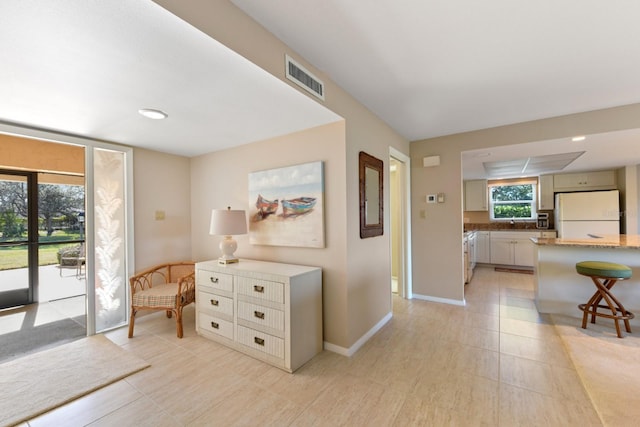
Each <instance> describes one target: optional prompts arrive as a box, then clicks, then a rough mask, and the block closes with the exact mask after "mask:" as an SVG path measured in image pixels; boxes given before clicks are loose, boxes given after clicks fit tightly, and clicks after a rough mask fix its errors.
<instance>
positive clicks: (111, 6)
mask: <svg viewBox="0 0 640 427" xmlns="http://www.w3.org/2000/svg"><path fill="white" fill-rule="evenodd" d="M0 52H2V54H1V58H2V59H1V60H2V65H1V66H0V121H5V122H11V123H17V124H24V125H28V126H34V127H38V128H43V129H49V130H56V131H61V132H65V133H71V134H75V135H81V136H85V137H91V138H97V139H103V140H107V141H112V142H118V143H122V144H127V145H132V146H138V147H145V148H149V149H154V150H159V151H163V152H168V153H174V154H180V155H185V156H194V155H198V154H203V153H209V152H213V151H216V150H220V149H225V148H229V147H233V146H236V145H241V144H246V143H249V142H254V141H259V140H263V139H267V138H270V137H274V136H278V135H284V134H289V133H292V132H295V131H299V130H302V129H306V128H309V127H313V126H318V125H320V124H324V123H329V122H332V121H336V120H339V119H340V117H339V116H337V115H336V114H334V113H332V112H330V111H329V110H327V109H326V108H324V107H323V106H321V105H320V104H318V103H316V102H313V101H311V100H309V98H308V97H307V96H306V95H303V94H301V93H299V92H298V91H296V90H294V89H292V88H291V87H289V86H288V85H287V84H286V83H284V82H282V81H280V80H279V79H277V78H275V77H273V76H272V75H271V74H269V73H267V72H265V71H264V70H262V69H261V68H259V67H257V66H255V65H254V64H252V63H251V62H249V61H247V60H246V59H244V58H242V57H241V56H240V55H237V54H235V53H234V52H232V51H231V50H229V49H227V48H226V47H224V46H223V45H221V44H220V43H218V42H217V41H215V40H213V39H211V38H210V37H208V36H206V35H205V34H203V33H201V32H200V31H198V30H196V29H195V28H193V27H192V26H190V25H188V24H186V23H185V22H184V21H181V20H179V19H178V18H176V17H175V16H174V15H172V14H170V13H169V12H167V11H166V10H165V9H163V8H161V7H160V6H158V5H156V4H155V3H153V2H151V1H149V0H109V1H81V0H75V1H69V0H47V1H41V0H20V1H18V0H14V1H2V2H1V3H0ZM283 69H284V58H283ZM274 99H278V102H277V105H276V104H274V102H273V100H274ZM141 108H155V109H160V110H163V111H165V112H166V113H168V114H169V117H168V118H167V119H165V120H161V121H159V120H150V119H147V118H144V117H142V116H140V115H139V114H138V109H141ZM247 124H250V125H249V126H248V125H247Z"/></svg>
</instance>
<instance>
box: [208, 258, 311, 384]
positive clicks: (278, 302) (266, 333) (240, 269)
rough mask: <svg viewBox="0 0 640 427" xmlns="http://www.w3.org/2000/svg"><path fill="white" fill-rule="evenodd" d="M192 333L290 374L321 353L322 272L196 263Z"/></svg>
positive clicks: (267, 264) (291, 267)
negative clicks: (194, 320) (194, 322)
mask: <svg viewBox="0 0 640 427" xmlns="http://www.w3.org/2000/svg"><path fill="white" fill-rule="evenodd" d="M196 292H197V294H196V331H197V333H198V334H199V335H201V336H203V337H205V338H209V339H211V340H214V341H217V342H219V343H222V344H224V345H227V346H228V347H231V348H233V349H235V350H238V351H241V352H243V353H245V354H248V355H250V356H252V357H255V358H256V359H260V360H263V361H265V362H267V363H270V364H272V365H274V366H277V367H278V368H281V369H284V370H285V371H287V372H293V371H295V370H296V369H297V368H299V367H300V366H302V365H303V364H304V363H305V362H307V361H308V360H309V359H311V358H312V357H313V356H315V355H316V354H318V353H319V352H321V351H322V270H321V269H320V268H317V267H306V266H300V265H291V264H281V263H275V262H265V261H253V260H245V259H242V260H240V262H239V263H237V264H229V265H219V264H218V261H217V260H214V261H205V262H199V263H196Z"/></svg>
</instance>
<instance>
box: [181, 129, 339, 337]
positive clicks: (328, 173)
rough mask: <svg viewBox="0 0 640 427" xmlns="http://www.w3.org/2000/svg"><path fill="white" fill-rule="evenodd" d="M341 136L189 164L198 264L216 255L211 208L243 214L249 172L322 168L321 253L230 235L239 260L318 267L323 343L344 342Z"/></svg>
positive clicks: (300, 139) (307, 137) (316, 132)
mask: <svg viewBox="0 0 640 427" xmlns="http://www.w3.org/2000/svg"><path fill="white" fill-rule="evenodd" d="M344 145H345V131H344V122H337V123H333V124H329V125H325V126H320V127H317V128H313V129H308V130H306V131H303V132H297V133H294V134H290V135H285V136H282V137H279V138H273V139H270V140H266V141H260V142H256V143H253V144H248V145H244V146H241V147H237V148H234V149H230V150H224V151H219V152H215V153H211V154H207V155H203V156H198V157H194V158H192V159H191V200H192V207H193V209H192V215H191V217H192V234H191V236H192V241H193V255H194V258H195V259H196V260H198V261H202V260H208V259H214V258H217V257H218V256H220V249H219V248H218V245H219V242H220V240H221V239H222V238H221V237H220V236H210V235H209V220H210V215H211V209H221V208H225V207H226V206H231V208H232V209H248V208H249V204H250V203H251V202H255V201H250V200H249V196H248V188H249V183H248V176H249V173H251V172H256V171H262V170H266V169H274V168H279V167H285V166H292V165H296V164H302V163H309V162H314V161H322V162H323V166H324V189H325V191H324V197H325V198H324V205H325V212H324V223H325V248H324V249H318V248H315V249H314V248H295V247H282V246H263V245H251V244H250V243H249V236H248V235H243V236H235V239H236V241H237V242H238V250H237V251H236V255H237V256H238V257H240V258H250V259H261V260H267V261H276V262H287V263H292V264H302V265H312V266H319V267H322V275H323V307H324V339H325V341H328V342H332V343H335V342H343V341H345V340H346V329H345V327H344V325H345V324H346V304H347V283H346V281H347V277H346V276H347V271H346V244H345V240H344V236H345V234H346V233H347V230H346V218H345V211H344V209H343V206H344V204H345V199H346V192H345V188H344V181H345V164H344Z"/></svg>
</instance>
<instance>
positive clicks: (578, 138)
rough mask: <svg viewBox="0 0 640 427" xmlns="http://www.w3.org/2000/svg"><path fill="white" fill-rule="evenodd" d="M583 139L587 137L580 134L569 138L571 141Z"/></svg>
mask: <svg viewBox="0 0 640 427" xmlns="http://www.w3.org/2000/svg"><path fill="white" fill-rule="evenodd" d="M585 139H587V137H586V136H583V135H581V136H574V137H573V138H571V140H572V141H573V142H578V141H584V140H585Z"/></svg>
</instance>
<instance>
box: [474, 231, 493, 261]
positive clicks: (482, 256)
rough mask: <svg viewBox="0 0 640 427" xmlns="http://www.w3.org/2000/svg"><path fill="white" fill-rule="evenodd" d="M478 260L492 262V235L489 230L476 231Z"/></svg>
mask: <svg viewBox="0 0 640 427" xmlns="http://www.w3.org/2000/svg"><path fill="white" fill-rule="evenodd" d="M476 262H478V263H483V264H489V263H491V235H490V232H489V231H476Z"/></svg>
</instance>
